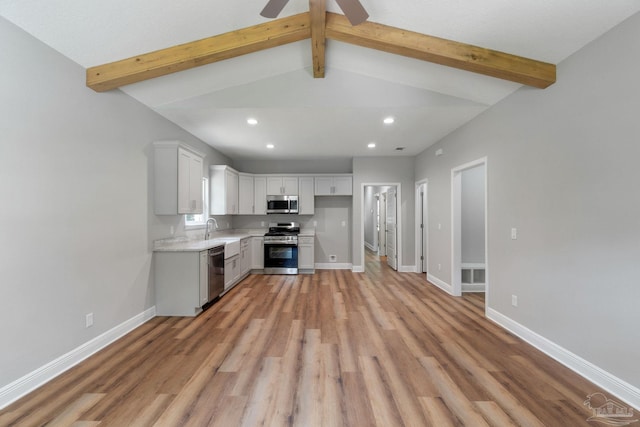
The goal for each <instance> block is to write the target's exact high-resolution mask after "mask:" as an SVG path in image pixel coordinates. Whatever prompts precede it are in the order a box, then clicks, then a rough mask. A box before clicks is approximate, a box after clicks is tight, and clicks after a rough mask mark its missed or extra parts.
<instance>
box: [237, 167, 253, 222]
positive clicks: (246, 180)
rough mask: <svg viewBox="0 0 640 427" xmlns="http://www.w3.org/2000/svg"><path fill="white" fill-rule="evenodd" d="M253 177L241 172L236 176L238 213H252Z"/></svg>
mask: <svg viewBox="0 0 640 427" xmlns="http://www.w3.org/2000/svg"><path fill="white" fill-rule="evenodd" d="M253 193H254V185H253V177H252V176H250V175H245V174H241V175H240V176H239V178H238V213H239V214H240V215H252V214H253V213H254V197H253Z"/></svg>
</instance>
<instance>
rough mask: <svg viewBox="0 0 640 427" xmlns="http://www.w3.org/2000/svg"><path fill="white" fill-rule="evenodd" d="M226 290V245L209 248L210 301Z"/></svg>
mask: <svg viewBox="0 0 640 427" xmlns="http://www.w3.org/2000/svg"><path fill="white" fill-rule="evenodd" d="M222 292H224V245H220V246H216V247H213V248H211V249H209V302H211V301H213V300H214V299H216V298H218V297H219V296H220V294H221V293H222Z"/></svg>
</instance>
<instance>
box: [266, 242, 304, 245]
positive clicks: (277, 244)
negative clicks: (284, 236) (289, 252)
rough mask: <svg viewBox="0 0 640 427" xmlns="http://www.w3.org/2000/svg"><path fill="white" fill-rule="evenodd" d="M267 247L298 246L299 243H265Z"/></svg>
mask: <svg viewBox="0 0 640 427" xmlns="http://www.w3.org/2000/svg"><path fill="white" fill-rule="evenodd" d="M264 245H265V246H298V244H297V243H289V242H264Z"/></svg>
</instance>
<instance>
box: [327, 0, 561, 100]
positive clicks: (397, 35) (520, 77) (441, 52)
mask: <svg viewBox="0 0 640 427" xmlns="http://www.w3.org/2000/svg"><path fill="white" fill-rule="evenodd" d="M326 15H327V17H326V37H327V38H329V39H332V40H338V41H341V42H345V43H351V44H355V45H358V46H363V47H368V48H371V49H376V50H381V51H384V52H389V53H394V54H397V55H402V56H407V57H410V58H416V59H421V60H423V61H429V62H434V63H436V64H441V65H446V66H449V67H453V68H459V69H461V70H466V71H471V72H474V73H479V74H484V75H487V76H491V77H497V78H499V79H504V80H509V81H512V82H516V83H521V84H524V85H528V86H533V87H537V88H541V89H542V88H546V87H548V86H550V85H552V84H553V83H555V81H556V66H555V65H553V64H549V63H546V62H540V61H536V60H533V59H528V58H523V57H521V56H516V55H511V54H508V53H503V52H498V51H495V50H490V49H485V48H482V47H478V46H473V45H469V44H464V43H459V42H455V41H452V40H446V39H441V38H438V37H432V36H428V35H425V34H420V33H414V32H411V31H406V30H402V29H399V28H394V27H389V26H386V25H382V24H376V23H373V22H364V23H362V24H360V25H357V26H352V25H351V23H350V22H349V21H348V20H347V18H346V17H344V16H343V15H339V14H335V13H330V12H329V13H327V14H326Z"/></svg>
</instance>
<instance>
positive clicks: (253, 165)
mask: <svg viewBox="0 0 640 427" xmlns="http://www.w3.org/2000/svg"><path fill="white" fill-rule="evenodd" d="M233 167H234V169H237V170H238V171H240V172H247V173H300V174H305V173H317V174H323V173H351V172H352V170H353V168H352V161H351V159H311V160H305V159H297V160H285V161H283V160H265V159H261V160H246V159H236V160H234V162H233Z"/></svg>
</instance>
